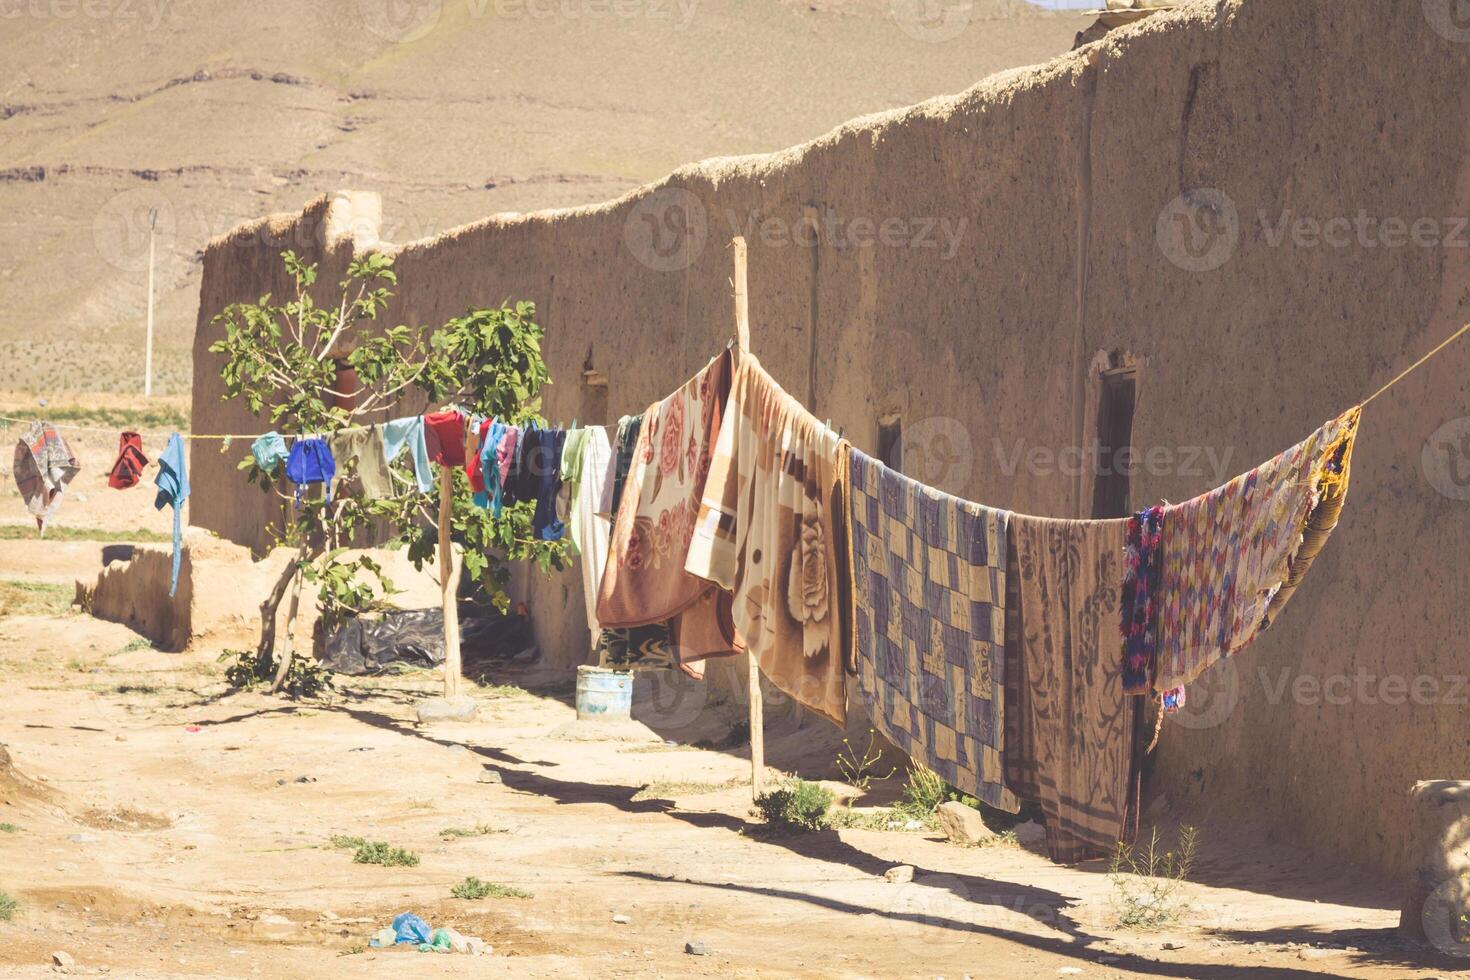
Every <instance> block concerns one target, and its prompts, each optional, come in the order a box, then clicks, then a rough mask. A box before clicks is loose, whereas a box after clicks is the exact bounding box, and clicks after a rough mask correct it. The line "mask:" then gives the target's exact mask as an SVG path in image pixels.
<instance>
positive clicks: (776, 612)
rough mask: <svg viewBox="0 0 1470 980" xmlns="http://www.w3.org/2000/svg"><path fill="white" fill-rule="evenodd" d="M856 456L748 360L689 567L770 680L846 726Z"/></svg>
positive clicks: (739, 373) (739, 372)
mask: <svg viewBox="0 0 1470 980" xmlns="http://www.w3.org/2000/svg"><path fill="white" fill-rule="evenodd" d="M641 442H642V440H640V443H641ZM849 448H850V447H849V446H848V444H847V442H846V441H845V440H843V439H842V438H841V437H839V436H838V435H837V433H836V432H833V431H832V430H831V429H830V428H828V427H827V426H825V425H823V424H822V423H821V421H820V420H818V419H817V418H815V417H814V416H813V415H812V414H811V413H810V412H808V411H807V410H806V409H805V408H803V407H802V406H801V403H800V402H798V401H796V400H795V399H794V398H792V397H791V396H790V395H788V394H787V393H786V392H785V391H783V390H782V389H781V387H780V386H779V385H777V384H776V382H775V380H774V379H773V378H772V377H771V376H770V375H769V374H767V373H766V371H765V369H764V368H762V367H761V365H760V362H759V361H757V360H756V358H755V357H754V356H753V355H750V354H742V355H741V358H740V365H739V367H738V368H737V369H736V371H735V378H734V382H733V384H732V385H731V390H730V399H729V403H728V405H727V406H726V410H725V413H724V418H723V420H722V423H721V426H720V435H719V441H718V442H717V443H716V446H715V451H714V457H713V460H712V462H711V465H710V470H709V477H708V480H707V481H706V483H705V487H704V493H703V500H702V502H701V504H700V511H699V517H698V523H697V524H696V525H695V531H694V537H693V540H692V541H691V543H690V548H689V560H688V562H687V563H686V565H685V567H686V568H687V569H688V570H689V571H690V572H692V573H693V574H695V575H698V576H700V577H702V578H707V579H709V580H710V581H712V582H714V583H715V584H717V585H719V586H720V587H721V588H723V589H725V590H726V591H727V592H730V593H731V594H732V595H733V597H734V608H733V618H734V625H735V627H736V630H737V632H738V634H739V636H740V638H741V639H742V640H744V642H745V644H746V645H747V646H748V647H749V648H750V651H751V653H752V654H753V655H754V656H756V657H757V658H758V659H759V663H760V668H761V670H762V671H763V672H764V673H765V675H766V676H767V677H769V678H770V679H771V681H772V683H774V684H775V685H776V686H777V687H779V688H781V690H783V691H785V692H786V693H787V694H789V695H791V696H792V697H794V698H795V699H796V700H797V701H799V702H801V703H802V704H805V705H807V706H808V707H810V708H812V709H814V710H816V711H818V712H820V713H822V714H824V715H826V716H827V717H828V718H830V719H831V720H832V721H834V722H835V723H836V724H837V725H838V726H839V727H841V726H844V725H845V724H846V718H847V710H846V698H847V687H846V663H847V660H848V657H849V642H850V635H851V634H850V631H849V624H848V623H847V618H848V616H849V614H850V612H851V608H852V607H851V598H852V597H851V595H850V594H849V588H850V583H851V579H850V577H848V576H845V575H844V574H842V573H843V572H845V570H846V566H845V565H844V564H842V562H843V561H845V559H843V558H841V557H840V554H842V553H845V552H846V550H847V547H848V545H847V523H846V522H847V518H848V515H847V497H846V493H847V472H848V450H849ZM621 517H622V513H621V511H620V512H619V518H620V519H621ZM604 591H606V587H605V586H604ZM599 609H600V606H599Z"/></svg>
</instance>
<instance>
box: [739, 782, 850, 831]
mask: <svg viewBox="0 0 1470 980" xmlns="http://www.w3.org/2000/svg"><path fill="white" fill-rule="evenodd" d="M755 806H756V809H757V810H759V811H760V814H761V816H763V817H765V819H766V823H767V824H769V825H770V826H772V827H779V828H782V829H784V830H800V831H810V830H821V829H822V828H824V827H825V826H826V825H827V811H828V809H830V808H831V806H832V793H831V791H830V790H828V789H826V788H825V787H823V786H819V785H817V784H816V783H809V782H807V781H806V780H804V779H793V780H790V781H789V782H787V783H786V784H785V785H784V786H781V787H778V788H777V789H773V790H771V791H769V792H767V793H762V794H761V796H760V798H759V799H757V800H756V801H755Z"/></svg>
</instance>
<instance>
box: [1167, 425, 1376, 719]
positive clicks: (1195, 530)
mask: <svg viewBox="0 0 1470 980" xmlns="http://www.w3.org/2000/svg"><path fill="white" fill-rule="evenodd" d="M1359 414H1360V409H1358V408H1354V409H1351V410H1350V411H1348V412H1346V413H1345V414H1343V415H1342V416H1340V417H1338V418H1335V419H1333V420H1332V421H1330V422H1328V423H1327V424H1326V425H1324V426H1322V427H1321V428H1320V429H1318V430H1317V431H1316V432H1314V433H1312V435H1310V436H1308V437H1307V438H1306V439H1305V440H1303V441H1302V442H1300V443H1298V444H1297V445H1295V446H1293V447H1292V448H1290V449H1288V450H1287V451H1286V452H1284V453H1282V454H1281V455H1279V456H1276V457H1275V458H1273V459H1270V460H1267V461H1266V462H1265V463H1262V464H1261V465H1260V466H1257V467H1256V468H1255V469H1253V470H1251V471H1250V472H1249V473H1243V474H1241V475H1240V476H1238V477H1236V478H1235V479H1234V480H1231V481H1230V482H1229V483H1227V484H1225V485H1224V486H1223V487H1219V488H1217V489H1215V490H1212V491H1210V492H1209V493H1206V494H1202V495H1200V496H1198V497H1195V498H1194V499H1193V500H1188V501H1186V502H1184V503H1182V504H1177V505H1171V506H1167V507H1165V508H1164V516H1163V564H1162V571H1161V575H1160V585H1159V606H1158V608H1159V635H1158V653H1157V657H1156V663H1157V672H1156V676H1155V677H1154V679H1153V686H1154V689H1155V690H1158V691H1168V690H1172V689H1174V688H1177V687H1180V686H1182V685H1184V684H1187V683H1189V682H1190V681H1192V680H1194V679H1195V678H1196V677H1198V676H1199V675H1200V674H1201V673H1203V672H1204V671H1205V670H1206V669H1208V668H1209V667H1210V666H1211V665H1212V664H1214V663H1215V662H1217V661H1218V660H1220V658H1222V657H1226V656H1230V655H1232V654H1234V653H1236V652H1237V651H1239V650H1241V649H1242V648H1244V647H1245V646H1246V645H1248V644H1249V643H1250V642H1251V641H1252V640H1254V639H1255V638H1256V635H1257V634H1258V633H1259V632H1260V631H1261V630H1262V629H1263V628H1265V627H1266V626H1267V625H1269V624H1270V622H1271V621H1272V619H1273V618H1274V617H1275V616H1276V615H1277V614H1278V613H1279V612H1280V611H1281V608H1282V607H1283V606H1284V605H1285V604H1286V601H1287V599H1289V598H1290V597H1291V595H1292V593H1293V592H1295V591H1296V588H1297V586H1298V585H1299V584H1300V582H1301V580H1302V577H1303V576H1304V575H1305V574H1306V571H1307V568H1308V567H1309V566H1310V565H1311V563H1312V560H1313V559H1314V558H1316V556H1317V554H1318V553H1319V552H1320V551H1321V550H1322V547H1323V545H1324V544H1325V543H1326V540H1327V536H1328V534H1330V533H1331V531H1332V529H1333V528H1334V527H1335V526H1336V524H1337V520H1338V517H1339V516H1340V514H1341V512H1342V505H1343V501H1344V499H1345V497H1346V494H1347V485H1348V470H1349V467H1350V466H1351V462H1352V447H1353V439H1354V436H1355V433H1356V431H1357V425H1358V417H1359Z"/></svg>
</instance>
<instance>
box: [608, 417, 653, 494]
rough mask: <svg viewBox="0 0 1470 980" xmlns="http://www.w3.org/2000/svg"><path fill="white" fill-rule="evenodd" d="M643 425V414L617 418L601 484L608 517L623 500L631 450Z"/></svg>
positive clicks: (631, 459) (631, 458) (630, 461)
mask: <svg viewBox="0 0 1470 980" xmlns="http://www.w3.org/2000/svg"><path fill="white" fill-rule="evenodd" d="M642 427H643V414H642V413H641V412H640V413H639V414H637V415H624V416H623V417H622V418H621V419H619V420H618V434H617V437H616V438H615V439H613V455H612V459H611V460H610V461H609V463H608V467H607V477H606V482H605V483H604V484H603V492H602V499H603V500H604V501H606V502H607V514H608V517H609V518H613V517H616V516H617V513H618V505H619V504H621V503H622V501H623V484H624V483H626V482H627V479H628V471H629V470H631V469H632V468H633V450H635V449H636V448H637V447H638V433H639V432H640V431H641V430H642Z"/></svg>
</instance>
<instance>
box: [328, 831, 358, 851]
mask: <svg viewBox="0 0 1470 980" xmlns="http://www.w3.org/2000/svg"><path fill="white" fill-rule="evenodd" d="M366 843H367V838H366V837H348V836H347V835H346V834H333V835H332V846H333V847H340V848H342V849H343V850H347V851H355V850H357V849H358V848H359V847H361V846H362V845H364V844H366Z"/></svg>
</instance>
